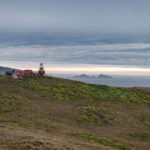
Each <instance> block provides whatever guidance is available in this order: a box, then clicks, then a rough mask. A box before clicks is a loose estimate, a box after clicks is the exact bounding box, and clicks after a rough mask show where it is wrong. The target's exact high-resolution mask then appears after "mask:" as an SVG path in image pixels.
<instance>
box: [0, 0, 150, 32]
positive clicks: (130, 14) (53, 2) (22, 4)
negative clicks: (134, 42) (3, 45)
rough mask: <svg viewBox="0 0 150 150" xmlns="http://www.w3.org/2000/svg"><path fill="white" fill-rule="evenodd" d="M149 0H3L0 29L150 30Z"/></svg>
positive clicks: (22, 30)
mask: <svg viewBox="0 0 150 150" xmlns="http://www.w3.org/2000/svg"><path fill="white" fill-rule="evenodd" d="M149 14H150V1H149V0H0V22H1V23H0V30H1V31H6V32H8V31H13V32H31V31H32V32H40V31H41V32H43V31H44V32H85V33H109V34H110V33H115V34H116V33H119V34H127V33H128V34H148V33H150V29H149V27H150V18H149Z"/></svg>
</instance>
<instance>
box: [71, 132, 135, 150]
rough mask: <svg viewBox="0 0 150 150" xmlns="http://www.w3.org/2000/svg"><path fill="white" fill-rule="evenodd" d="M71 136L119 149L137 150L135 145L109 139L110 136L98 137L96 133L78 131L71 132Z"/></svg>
mask: <svg viewBox="0 0 150 150" xmlns="http://www.w3.org/2000/svg"><path fill="white" fill-rule="evenodd" d="M70 135H71V136H74V137H77V138H81V139H85V140H87V141H89V142H91V143H97V144H102V145H104V146H109V147H112V148H114V149H119V150H136V148H135V147H133V146H130V145H128V144H125V143H122V142H119V141H118V140H115V139H108V138H103V137H98V136H95V135H91V134H87V133H83V132H76V133H71V134H70Z"/></svg>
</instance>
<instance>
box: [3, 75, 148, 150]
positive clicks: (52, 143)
mask: <svg viewBox="0 0 150 150" xmlns="http://www.w3.org/2000/svg"><path fill="white" fill-rule="evenodd" d="M149 141H150V89H149V88H116V87H110V86H104V85H93V84H85V83H82V82H77V81H71V80H66V79H59V78H54V77H45V78H30V79H26V80H15V79H11V78H9V77H4V76H0V149H4V150H5V149H6V150H115V149H116V150H149V148H150V142H149Z"/></svg>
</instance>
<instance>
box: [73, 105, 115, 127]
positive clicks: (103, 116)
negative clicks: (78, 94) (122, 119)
mask: <svg viewBox="0 0 150 150" xmlns="http://www.w3.org/2000/svg"><path fill="white" fill-rule="evenodd" d="M76 110H77V111H78V114H79V115H78V116H74V117H73V119H74V120H76V121H78V122H89V123H96V124H104V123H111V122H112V121H113V120H114V118H113V116H111V115H110V114H109V113H108V112H105V111H104V110H102V109H101V108H100V107H96V106H92V105H89V106H78V107H77V108H76Z"/></svg>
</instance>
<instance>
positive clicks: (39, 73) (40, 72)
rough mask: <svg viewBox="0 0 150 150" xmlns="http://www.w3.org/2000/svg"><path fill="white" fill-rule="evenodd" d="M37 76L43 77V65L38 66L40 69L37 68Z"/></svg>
mask: <svg viewBox="0 0 150 150" xmlns="http://www.w3.org/2000/svg"><path fill="white" fill-rule="evenodd" d="M38 75H39V76H44V75H45V70H44V66H43V63H41V64H40V68H39V71H38Z"/></svg>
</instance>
